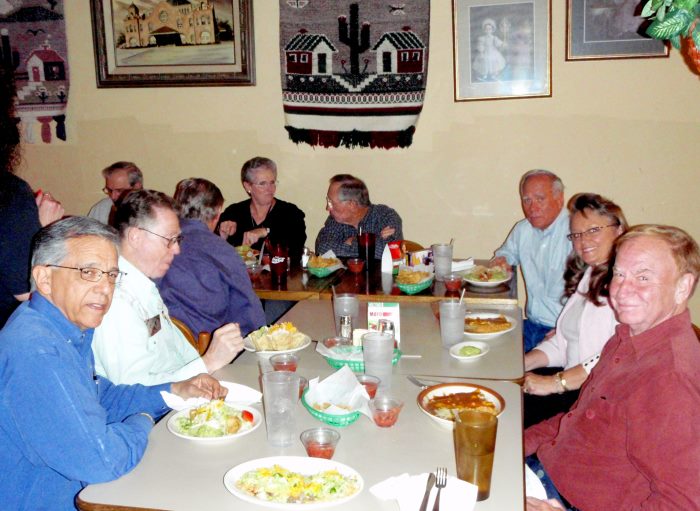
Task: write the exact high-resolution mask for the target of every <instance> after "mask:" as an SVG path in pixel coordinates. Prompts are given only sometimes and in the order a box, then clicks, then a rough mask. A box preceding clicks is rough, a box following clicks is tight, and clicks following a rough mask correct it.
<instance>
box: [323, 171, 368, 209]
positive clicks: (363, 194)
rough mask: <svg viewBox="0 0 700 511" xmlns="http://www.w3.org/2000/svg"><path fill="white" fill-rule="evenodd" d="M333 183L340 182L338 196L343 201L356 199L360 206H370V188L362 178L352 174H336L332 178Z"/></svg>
mask: <svg viewBox="0 0 700 511" xmlns="http://www.w3.org/2000/svg"><path fill="white" fill-rule="evenodd" d="M330 182H331V184H333V183H340V186H339V187H338V198H339V199H340V200H341V201H355V202H357V204H359V205H360V206H369V205H370V204H371V202H370V200H369V190H368V189H367V185H366V184H365V182H364V181H363V180H362V179H359V178H357V177H355V176H352V175H350V174H336V175H335V176H333V177H332V178H331V179H330Z"/></svg>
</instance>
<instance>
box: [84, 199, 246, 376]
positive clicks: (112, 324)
mask: <svg viewBox="0 0 700 511" xmlns="http://www.w3.org/2000/svg"><path fill="white" fill-rule="evenodd" d="M115 226H116V227H117V229H118V230H119V236H120V251H121V254H120V256H119V269H120V270H121V271H123V272H125V273H126V275H125V277H124V278H123V279H122V281H121V282H120V283H119V285H118V286H117V288H116V290H115V292H114V300H113V302H112V307H111V308H110V310H109V312H108V313H107V315H106V316H105V318H104V320H103V322H102V325H101V326H100V327H99V328H97V329H96V331H95V340H94V343H93V352H94V354H95V367H96V370H97V373H98V374H100V375H103V376H106V377H107V378H109V379H110V380H112V381H113V382H115V383H142V384H144V385H155V384H158V383H163V382H167V381H177V380H181V379H185V378H188V377H190V376H192V375H195V374H199V373H206V372H210V373H211V372H214V371H216V370H217V369H219V368H220V367H223V366H224V365H226V364H228V363H229V362H231V360H233V358H234V357H235V356H236V354H238V353H239V352H240V351H241V350H242V349H243V339H242V338H241V332H240V328H239V326H238V324H236V323H228V324H226V325H224V326H222V327H221V328H219V329H218V330H216V331H215V332H214V335H213V338H212V342H211V345H210V346H209V348H208V350H207V352H206V353H205V354H204V355H203V356H202V357H200V356H199V354H198V353H197V351H196V350H195V349H194V347H193V346H192V345H191V344H190V343H189V342H188V341H187V339H185V337H184V335H183V334H182V332H180V330H179V329H178V328H177V327H176V326H175V325H174V324H173V323H172V321H171V319H170V316H169V314H168V309H167V307H166V306H165V304H164V303H163V300H162V298H161V296H160V293H159V292H158V289H157V287H156V284H155V283H154V282H153V280H152V279H159V278H161V277H163V276H164V275H165V274H166V272H167V271H168V269H169V268H170V264H171V263H172V262H173V259H174V258H175V256H176V255H177V254H179V253H180V241H181V240H182V235H181V232H180V222H179V219H178V216H177V214H176V212H175V202H174V201H173V199H171V198H170V197H168V196H167V195H165V194H164V193H161V192H156V191H153V190H139V191H136V192H132V193H130V194H129V195H127V197H126V198H125V199H124V201H123V202H122V204H121V205H120V206H119V208H118V209H117V211H116V213H115Z"/></svg>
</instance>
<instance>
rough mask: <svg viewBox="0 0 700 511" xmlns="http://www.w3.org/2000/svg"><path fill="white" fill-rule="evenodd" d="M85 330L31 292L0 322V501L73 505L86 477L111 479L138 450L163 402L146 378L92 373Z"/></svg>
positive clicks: (16, 505) (40, 506)
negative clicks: (126, 380)
mask: <svg viewBox="0 0 700 511" xmlns="http://www.w3.org/2000/svg"><path fill="white" fill-rule="evenodd" d="M92 335H93V330H92V329H87V330H84V331H81V330H80V329H79V328H78V327H77V326H76V325H74V324H73V323H71V322H70V321H69V320H68V319H67V318H66V317H65V316H64V315H63V313H62V312H61V311H60V310H59V309H58V308H56V307H55V306H54V305H53V304H52V303H51V302H49V301H48V300H46V299H45V298H43V297H42V296H41V295H39V293H37V292H34V293H32V297H31V299H30V300H29V301H28V302H26V303H24V304H22V305H21V306H20V307H19V308H18V309H17V310H16V311H15V313H14V314H13V315H12V316H11V317H10V319H9V320H8V322H7V324H6V325H5V328H3V329H2V331H0V453H2V455H0V502H1V503H2V509H8V510H14V509H26V510H32V511H34V510H67V509H71V510H72V509H75V505H74V499H75V495H76V494H77V493H78V492H79V491H80V490H81V489H82V487H83V486H85V485H86V484H89V483H99V482H104V481H110V480H113V479H117V478H118V477H120V476H122V475H123V474H126V473H127V472H129V471H130V470H131V469H132V468H133V467H134V466H135V465H136V464H137V463H138V462H139V460H140V459H141V457H142V456H143V453H144V451H145V450H146V444H147V442H148V433H149V432H150V431H151V428H152V424H151V421H150V420H149V419H148V417H145V416H143V415H139V412H146V413H148V414H150V415H152V416H154V417H158V416H160V415H162V414H163V413H165V412H166V411H168V408H167V407H166V406H165V403H164V402H163V399H162V398H161V396H160V391H161V390H169V388H170V384H166V385H159V386H155V387H143V386H141V385H131V386H129V385H113V384H112V383H111V382H110V381H109V380H106V379H104V378H101V377H99V376H96V375H95V371H94V364H93V359H92V350H91V349H90V344H91V342H92Z"/></svg>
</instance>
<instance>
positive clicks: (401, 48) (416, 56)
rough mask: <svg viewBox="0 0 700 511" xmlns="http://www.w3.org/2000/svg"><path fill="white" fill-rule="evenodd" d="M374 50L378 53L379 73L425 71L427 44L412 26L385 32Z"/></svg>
mask: <svg viewBox="0 0 700 511" xmlns="http://www.w3.org/2000/svg"><path fill="white" fill-rule="evenodd" d="M372 51H373V52H374V53H375V55H376V60H377V73H379V74H387V73H393V74H400V73H422V72H423V60H424V53H425V44H423V41H421V40H420V38H419V37H418V36H417V35H416V34H415V33H414V32H411V28H410V27H403V31H401V32H388V33H386V34H384V35H383V36H382V37H381V38H380V39H379V41H377V43H376V44H375V45H374V47H373V48H372ZM380 59H381V60H380Z"/></svg>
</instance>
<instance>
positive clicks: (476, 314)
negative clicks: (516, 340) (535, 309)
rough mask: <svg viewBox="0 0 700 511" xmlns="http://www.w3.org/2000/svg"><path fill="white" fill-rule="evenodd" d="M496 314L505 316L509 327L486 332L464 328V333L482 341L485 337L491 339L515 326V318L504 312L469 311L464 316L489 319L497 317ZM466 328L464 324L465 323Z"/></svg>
mask: <svg viewBox="0 0 700 511" xmlns="http://www.w3.org/2000/svg"><path fill="white" fill-rule="evenodd" d="M498 316H503V317H505V318H506V319H507V320H508V322H509V323H510V327H509V328H506V329H505V330H501V331H500V332H491V333H488V334H477V333H475V332H467V331H466V330H465V331H464V335H466V336H467V337H469V338H471V339H476V340H479V341H484V340H486V339H493V338H494V337H498V336H499V335H503V334H505V333H506V332H510V331H511V330H513V329H514V328H515V320H514V319H513V318H511V317H510V316H508V315H506V314H500V313H496V312H469V313H467V314H465V316H464V318H465V319H466V318H484V319H490V318H497V317H498ZM465 328H466V324H465Z"/></svg>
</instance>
